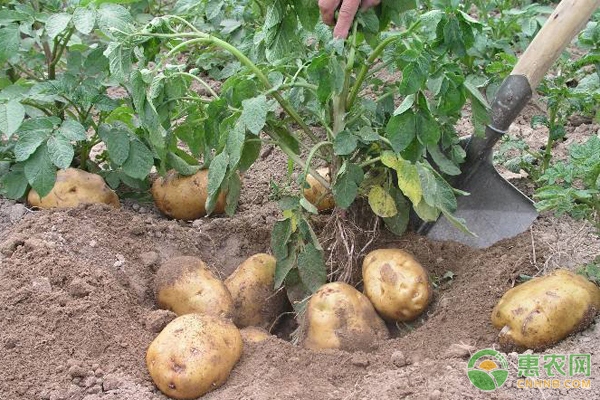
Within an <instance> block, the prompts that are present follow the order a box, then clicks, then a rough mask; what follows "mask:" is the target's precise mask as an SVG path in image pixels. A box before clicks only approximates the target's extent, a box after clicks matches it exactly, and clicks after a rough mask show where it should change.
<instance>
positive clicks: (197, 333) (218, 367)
mask: <svg viewBox="0 0 600 400" xmlns="http://www.w3.org/2000/svg"><path fill="white" fill-rule="evenodd" d="M242 347H243V344H242V336H241V335H240V331H239V330H238V329H237V328H236V327H235V325H233V323H232V322H230V321H228V320H225V319H222V318H219V317H214V316H211V315H201V314H187V315H183V316H181V317H178V318H176V319H174V320H173V321H172V322H171V323H169V325H167V326H166V327H165V329H163V331H162V332H161V333H160V334H159V335H158V336H157V337H156V339H154V341H153V342H152V343H151V344H150V347H149V348H148V352H147V353H146V366H147V368H148V372H149V373H150V376H151V377H152V380H153V381H154V383H155V384H156V386H157V387H158V388H159V389H160V391H161V392H163V393H164V394H165V395H167V396H169V397H171V398H174V399H195V398H197V397H200V396H202V395H203V394H205V393H207V392H209V391H211V390H213V389H216V388H218V387H219V386H221V385H222V384H223V383H225V381H226V380H227V378H228V377H229V373H230V372H231V369H232V368H233V366H234V365H235V364H236V363H237V362H238V360H239V359H240V356H241V355H242Z"/></svg>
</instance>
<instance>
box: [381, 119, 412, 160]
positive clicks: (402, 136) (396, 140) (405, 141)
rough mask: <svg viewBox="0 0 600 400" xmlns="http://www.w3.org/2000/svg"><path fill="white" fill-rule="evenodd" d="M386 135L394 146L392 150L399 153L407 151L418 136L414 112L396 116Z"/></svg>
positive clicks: (390, 121) (388, 126)
mask: <svg viewBox="0 0 600 400" xmlns="http://www.w3.org/2000/svg"><path fill="white" fill-rule="evenodd" d="M385 134H386V136H387V137H388V139H389V140H390V142H391V144H392V149H394V151H395V152H397V153H399V152H401V151H402V150H404V149H406V148H407V147H408V145H409V144H410V143H411V142H412V141H413V139H414V138H415V136H416V134H417V123H416V116H415V114H413V113H412V112H405V113H404V114H400V115H395V116H393V117H392V118H390V120H389V121H388V124H387V126H386V128H385Z"/></svg>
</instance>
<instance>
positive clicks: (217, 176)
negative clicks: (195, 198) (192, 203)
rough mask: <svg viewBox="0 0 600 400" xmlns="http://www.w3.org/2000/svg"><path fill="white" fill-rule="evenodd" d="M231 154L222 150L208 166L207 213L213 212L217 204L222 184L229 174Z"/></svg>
mask: <svg viewBox="0 0 600 400" xmlns="http://www.w3.org/2000/svg"><path fill="white" fill-rule="evenodd" d="M228 165H229V156H228V155H227V153H225V152H224V151H222V152H221V153H219V154H217V156H216V157H215V158H214V159H213V160H212V162H211V163H210V167H209V168H208V197H207V199H206V213H207V214H209V215H210V214H211V213H212V212H213V210H214V209H215V206H216V205H217V204H216V203H217V197H218V196H219V192H220V188H221V184H222V183H223V180H224V179H225V175H226V174H227V166H228Z"/></svg>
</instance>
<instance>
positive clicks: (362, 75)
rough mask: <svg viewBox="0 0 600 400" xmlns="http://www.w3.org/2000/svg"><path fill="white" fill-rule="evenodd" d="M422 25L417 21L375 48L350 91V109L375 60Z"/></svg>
mask: <svg viewBox="0 0 600 400" xmlns="http://www.w3.org/2000/svg"><path fill="white" fill-rule="evenodd" d="M420 24H421V20H418V21H416V22H415V23H414V24H412V25H411V26H410V28H408V29H407V30H405V31H404V32H402V33H400V34H397V35H393V36H389V37H387V38H386V39H384V40H383V41H382V42H381V43H379V44H378V45H377V47H375V50H373V52H372V53H371V55H370V56H369V58H367V61H365V63H364V64H363V66H362V67H361V69H360V71H359V72H358V76H357V77H356V81H355V82H354V86H353V87H352V90H351V91H350V98H349V99H348V103H347V105H348V106H347V108H348V109H350V108H352V105H353V104H354V102H355V101H356V96H358V91H359V90H360V88H361V87H362V84H363V82H364V80H365V78H366V76H367V72H369V68H371V66H372V65H373V63H374V62H375V60H377V59H378V58H379V56H380V55H381V53H383V51H384V50H385V48H386V47H387V46H388V45H389V44H390V43H393V42H394V41H396V40H398V39H402V38H404V37H406V36H408V35H409V34H411V33H412V32H413V31H414V30H415V29H416V28H417V27H418V26H419V25H420Z"/></svg>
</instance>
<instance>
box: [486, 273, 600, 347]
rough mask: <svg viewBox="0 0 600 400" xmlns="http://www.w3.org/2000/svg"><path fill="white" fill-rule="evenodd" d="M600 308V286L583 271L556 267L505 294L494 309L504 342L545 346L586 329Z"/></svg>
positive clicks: (501, 339) (493, 318) (511, 345)
mask: <svg viewBox="0 0 600 400" xmlns="http://www.w3.org/2000/svg"><path fill="white" fill-rule="evenodd" d="M599 310H600V289H599V288H598V287H597V286H596V285H594V284H593V283H591V282H589V281H588V280H587V279H585V278H584V277H583V276H581V275H576V274H574V273H572V272H570V271H567V270H556V271H554V272H552V273H551V274H549V275H546V276H543V277H539V278H534V279H532V280H530V281H528V282H525V283H523V284H521V285H519V286H517V287H515V288H512V289H510V290H509V291H508V292H506V293H505V294H504V296H502V298H501V299H500V301H499V302H498V304H496V307H494V310H493V311H492V323H493V324H494V326H495V327H496V328H498V329H500V330H501V331H500V334H499V341H500V344H501V345H502V346H503V347H504V348H506V349H508V350H512V349H523V348H529V349H543V348H545V347H548V346H550V345H553V344H555V343H556V342H558V341H560V340H561V339H564V338H565V337H566V336H568V335H569V334H570V333H573V332H576V331H579V330H582V329H585V328H586V327H587V326H588V325H589V324H590V323H591V322H592V320H593V319H594V316H595V315H596V313H597V312H598V311H599Z"/></svg>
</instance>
